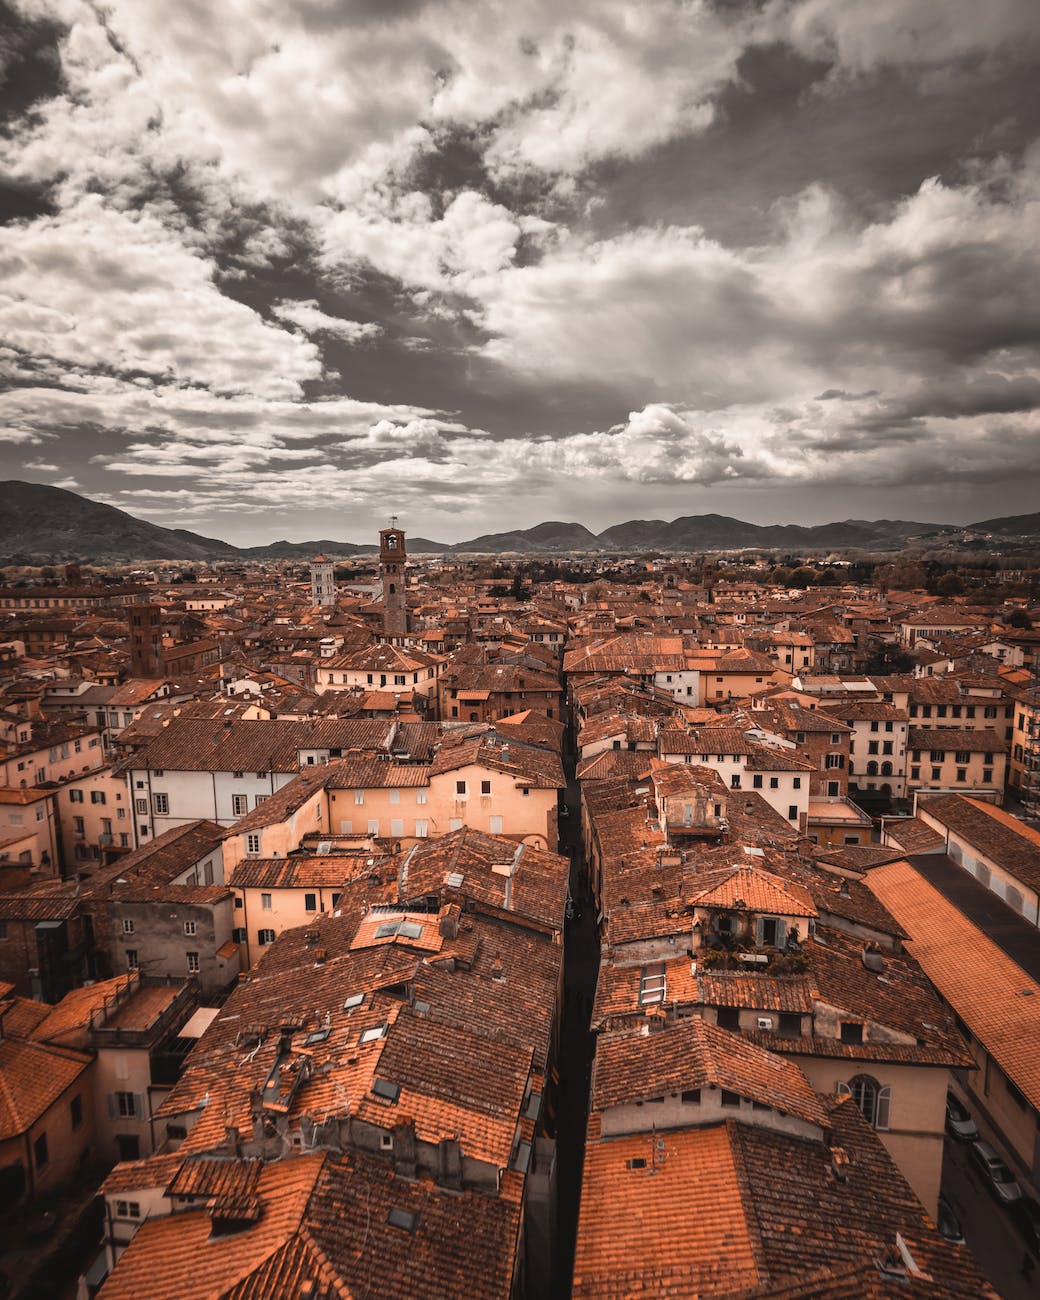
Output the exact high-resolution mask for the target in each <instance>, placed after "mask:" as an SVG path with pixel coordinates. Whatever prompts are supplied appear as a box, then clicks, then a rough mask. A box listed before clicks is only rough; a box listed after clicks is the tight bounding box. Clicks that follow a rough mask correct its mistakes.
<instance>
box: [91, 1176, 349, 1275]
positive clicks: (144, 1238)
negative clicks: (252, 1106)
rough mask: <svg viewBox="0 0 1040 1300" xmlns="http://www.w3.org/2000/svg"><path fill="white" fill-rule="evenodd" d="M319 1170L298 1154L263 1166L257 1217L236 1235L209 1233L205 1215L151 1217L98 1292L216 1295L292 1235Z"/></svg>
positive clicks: (199, 1211) (259, 1264)
mask: <svg viewBox="0 0 1040 1300" xmlns="http://www.w3.org/2000/svg"><path fill="white" fill-rule="evenodd" d="M323 1164H324V1157H323V1156H314V1155H303V1156H297V1157H295V1158H294V1159H286V1160H277V1161H274V1162H273V1163H271V1164H269V1165H265V1166H264V1167H263V1170H262V1172H261V1174H260V1178H259V1180H258V1183H257V1195H258V1196H259V1197H260V1198H261V1201H262V1204H263V1209H264V1213H263V1214H262V1216H261V1217H260V1218H259V1220H258V1221H257V1222H255V1223H253V1224H252V1225H251V1226H250V1227H248V1228H246V1229H245V1230H243V1231H238V1232H234V1233H221V1234H217V1233H214V1231H213V1221H212V1218H211V1215H210V1212H209V1210H208V1209H205V1208H204V1209H191V1210H184V1211H182V1212H181V1213H180V1214H175V1215H170V1216H168V1217H166V1218H153V1219H149V1220H148V1221H147V1222H145V1223H143V1224H142V1225H141V1227H140V1228H139V1229H138V1231H137V1234H136V1235H135V1237H134V1239H133V1241H132V1243H131V1245H130V1248H129V1249H128V1250H127V1251H126V1252H125V1254H124V1255H123V1256H122V1257H121V1259H120V1261H119V1264H118V1265H117V1267H116V1268H115V1270H114V1271H113V1272H112V1273H110V1274H109V1276H108V1278H107V1279H106V1280H105V1283H104V1285H103V1286H102V1288H101V1291H100V1295H101V1296H103V1297H104V1300H123V1298H124V1297H125V1300H138V1297H140V1296H144V1295H147V1296H148V1297H149V1300H181V1297H183V1296H184V1295H185V1286H186V1285H187V1286H188V1293H189V1294H194V1295H198V1296H223V1295H227V1294H228V1293H229V1292H230V1291H231V1288H233V1287H235V1286H236V1285H237V1284H238V1283H240V1282H243V1281H245V1280H246V1279H247V1278H248V1277H249V1276H250V1275H251V1274H252V1273H253V1272H254V1271H256V1270H257V1269H259V1268H261V1267H262V1266H263V1265H264V1264H265V1263H266V1262H267V1261H268V1260H270V1259H271V1257H272V1256H273V1255H275V1253H276V1252H277V1251H279V1250H281V1249H282V1247H284V1246H285V1245H286V1243H287V1242H288V1241H289V1240H290V1239H291V1237H292V1236H293V1235H294V1234H296V1233H297V1232H299V1231H300V1229H301V1227H302V1224H303V1218H304V1214H305V1212H306V1209H307V1204H308V1201H309V1200H310V1197H311V1195H312V1193H313V1191H314V1187H315V1184H316V1182H317V1180H318V1177H319V1175H320V1174H321V1171H322V1167H323Z"/></svg>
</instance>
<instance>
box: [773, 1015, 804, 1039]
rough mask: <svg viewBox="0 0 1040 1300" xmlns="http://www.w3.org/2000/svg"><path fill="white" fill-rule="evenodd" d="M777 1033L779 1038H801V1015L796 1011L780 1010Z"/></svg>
mask: <svg viewBox="0 0 1040 1300" xmlns="http://www.w3.org/2000/svg"><path fill="white" fill-rule="evenodd" d="M779 1033H780V1037H781V1038H801V1036H802V1017H801V1016H800V1015H799V1014H798V1012H797V1011H781V1012H780V1027H779Z"/></svg>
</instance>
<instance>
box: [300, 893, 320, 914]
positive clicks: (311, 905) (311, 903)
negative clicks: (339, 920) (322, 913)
mask: <svg viewBox="0 0 1040 1300" xmlns="http://www.w3.org/2000/svg"><path fill="white" fill-rule="evenodd" d="M303 910H304V911H305V912H316V911H317V910H318V895H317V894H304V896H303Z"/></svg>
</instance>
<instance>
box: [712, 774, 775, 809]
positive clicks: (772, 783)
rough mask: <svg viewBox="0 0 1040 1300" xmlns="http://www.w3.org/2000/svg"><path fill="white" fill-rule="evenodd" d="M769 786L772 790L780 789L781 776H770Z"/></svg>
mask: <svg viewBox="0 0 1040 1300" xmlns="http://www.w3.org/2000/svg"><path fill="white" fill-rule="evenodd" d="M769 788H770V790H779V789H780V778H779V777H778V776H771V777H770V778H769ZM717 815H718V814H716V816H717Z"/></svg>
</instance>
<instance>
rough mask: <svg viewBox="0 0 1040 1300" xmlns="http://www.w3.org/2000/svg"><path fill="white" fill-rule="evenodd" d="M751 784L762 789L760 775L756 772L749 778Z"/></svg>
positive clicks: (756, 788) (757, 788)
mask: <svg viewBox="0 0 1040 1300" xmlns="http://www.w3.org/2000/svg"><path fill="white" fill-rule="evenodd" d="M751 785H752V787H753V788H754V789H755V790H761V789H762V777H761V776H760V775H758V774H757V773H756V774H755V775H754V776H753V777H752V778H751Z"/></svg>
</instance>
